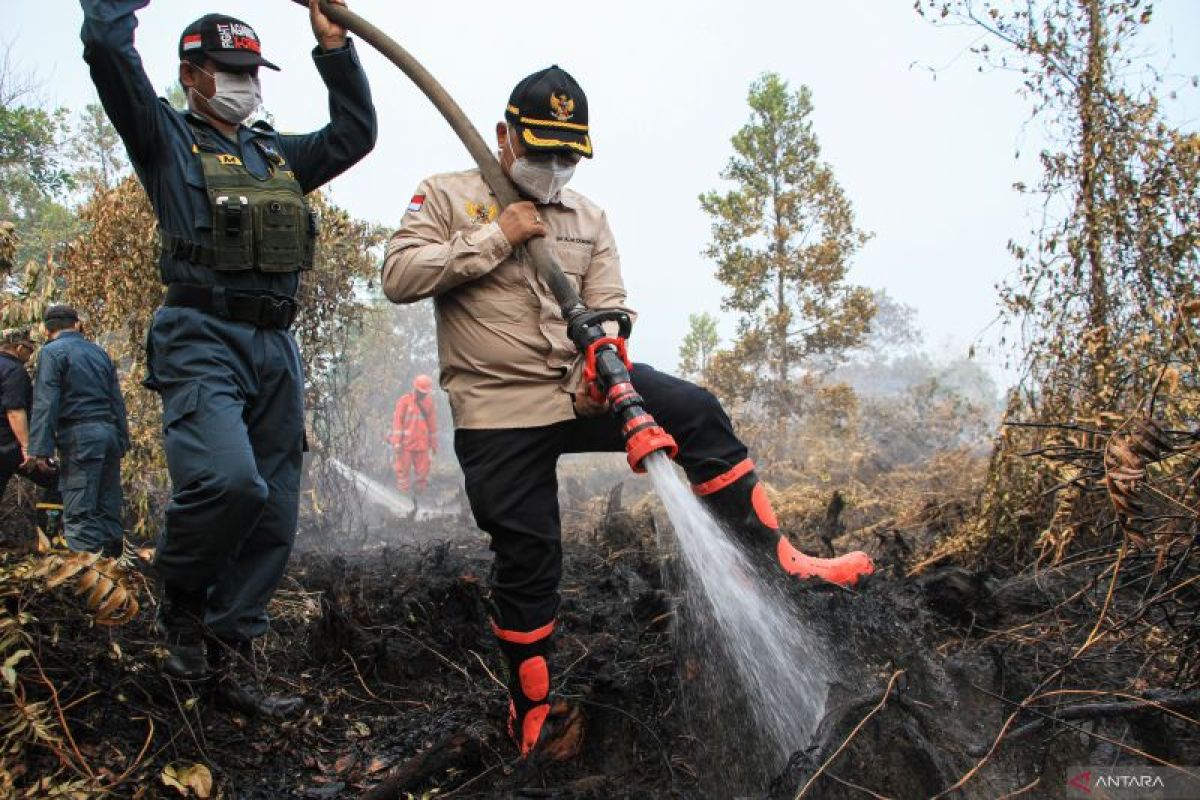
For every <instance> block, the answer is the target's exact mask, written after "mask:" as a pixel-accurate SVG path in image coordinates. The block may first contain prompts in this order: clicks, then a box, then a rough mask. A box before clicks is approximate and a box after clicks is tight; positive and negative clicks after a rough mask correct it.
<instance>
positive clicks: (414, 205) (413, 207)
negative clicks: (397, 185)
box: [408, 194, 425, 211]
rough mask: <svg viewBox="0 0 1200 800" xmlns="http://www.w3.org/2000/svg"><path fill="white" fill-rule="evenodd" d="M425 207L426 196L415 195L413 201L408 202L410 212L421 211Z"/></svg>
mask: <svg viewBox="0 0 1200 800" xmlns="http://www.w3.org/2000/svg"><path fill="white" fill-rule="evenodd" d="M424 205H425V195H423V194H414V195H413V199H412V200H410V201H409V202H408V210H409V211H420V210H421V208H422V207H423V206H424Z"/></svg>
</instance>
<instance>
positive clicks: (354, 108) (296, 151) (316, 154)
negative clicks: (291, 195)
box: [280, 0, 378, 194]
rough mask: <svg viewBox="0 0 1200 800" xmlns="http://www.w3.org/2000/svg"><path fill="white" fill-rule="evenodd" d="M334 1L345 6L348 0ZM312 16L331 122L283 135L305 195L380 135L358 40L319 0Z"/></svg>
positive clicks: (371, 145) (353, 160)
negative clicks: (349, 35) (357, 48)
mask: <svg viewBox="0 0 1200 800" xmlns="http://www.w3.org/2000/svg"><path fill="white" fill-rule="evenodd" d="M330 2H332V3H335V4H337V5H340V6H344V5H346V0H330ZM310 15H311V17H312V29H313V36H315V37H316V40H317V47H316V49H314V50H313V61H314V62H315V63H316V65H317V72H318V73H319V74H320V76H321V80H323V81H324V82H325V87H326V88H327V89H328V90H329V124H328V125H326V126H325V127H324V128H321V130H319V131H314V132H313V133H307V134H302V135H295V136H281V137H280V146H281V147H282V148H283V153H284V155H285V156H287V159H288V162H289V163H291V165H292V169H294V170H295V172H296V179H297V180H298V181H299V182H300V187H301V188H302V189H303V190H304V193H305V194H308V193H309V192H311V191H313V190H315V189H318V188H320V187H321V186H324V185H325V184H326V183H328V182H329V181H331V180H333V179H334V178H336V177H337V176H338V175H341V174H342V173H343V172H345V171H346V170H348V169H349V168H350V167H352V166H354V165H355V164H357V163H358V162H359V161H361V160H362V159H363V157H364V156H366V155H367V153H370V152H371V150H373V149H374V148H375V138H376V136H377V134H378V126H377V122H376V119H375V105H374V103H372V102H371V87H370V86H369V85H368V83H367V74H366V73H365V72H363V68H362V63H361V62H360V61H359V60H358V53H357V52H356V51H355V50H354V42H352V41H350V40H349V39H347V38H346V30H345V28H342V27H341V26H339V25H336V24H335V23H334V22H333V21H332V20H330V19H329V18H328V17H326V16H325V15H324V14H322V13H321V10H320V7H319V5H318V4H317V3H315V2H314V3H312V4H311V7H310Z"/></svg>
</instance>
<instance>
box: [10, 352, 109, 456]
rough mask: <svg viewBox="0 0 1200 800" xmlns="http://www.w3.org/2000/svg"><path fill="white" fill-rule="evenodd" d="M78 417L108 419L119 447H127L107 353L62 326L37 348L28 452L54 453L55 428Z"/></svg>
mask: <svg viewBox="0 0 1200 800" xmlns="http://www.w3.org/2000/svg"><path fill="white" fill-rule="evenodd" d="M80 422H111V423H112V424H113V426H114V427H116V429H117V436H118V440H119V442H120V444H121V450H122V452H124V451H125V450H127V449H128V448H129V426H128V422H127V421H126V419H125V401H124V400H123V399H121V386H120V384H119V383H118V382H117V370H116V368H115V367H114V366H113V363H112V359H110V358H109V357H108V353H106V352H104V349H103V348H101V347H100V346H99V345H97V344H94V343H92V342H89V341H88V340H87V339H85V338H83V335H82V334H80V333H79V332H78V331H63V332H62V333H60V334H59V335H58V336H57V337H55V339H54V341H52V342H50V343H49V344H47V345H46V346H45V347H43V348H42V352H41V353H40V354H38V368H37V381H36V382H35V384H34V387H33V414H32V418H31V420H30V423H29V455H31V456H39V457H42V458H49V457H50V456H52V455H54V445H55V441H56V440H57V437H58V433H59V431H60V430H61V429H62V428H63V427H64V426H67V425H73V424H77V423H80Z"/></svg>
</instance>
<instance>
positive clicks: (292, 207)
mask: <svg viewBox="0 0 1200 800" xmlns="http://www.w3.org/2000/svg"><path fill="white" fill-rule="evenodd" d="M255 199H256V200H257V201H258V202H257V203H255V206H254V224H255V229H256V230H255V234H256V236H255V238H256V240H257V242H258V268H259V269H260V270H262V271H263V272H296V271H297V270H299V269H301V267H302V265H303V264H304V260H305V249H306V247H305V246H306V244H307V240H308V209H307V208H305V206H304V200H303V198H301V197H299V196H297V195H295V194H291V193H269V194H268V193H262V194H259V195H258V196H257V197H256V198H255Z"/></svg>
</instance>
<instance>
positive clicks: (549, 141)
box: [504, 64, 592, 158]
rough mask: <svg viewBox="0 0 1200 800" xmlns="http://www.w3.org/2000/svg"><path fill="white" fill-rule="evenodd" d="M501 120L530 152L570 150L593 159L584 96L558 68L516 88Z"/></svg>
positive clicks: (551, 69)
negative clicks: (505, 122)
mask: <svg viewBox="0 0 1200 800" xmlns="http://www.w3.org/2000/svg"><path fill="white" fill-rule="evenodd" d="M504 118H505V119H506V120H508V122H509V123H510V124H511V125H512V126H513V128H514V129H515V130H516V131H517V134H518V135H519V136H520V137H521V143H522V144H524V145H525V147H526V148H527V149H529V150H570V151H574V152H576V153H580V154H582V155H584V156H586V157H587V158H591V157H592V138H591V136H589V135H588V107H587V95H585V94H584V93H583V89H580V88H579V84H578V83H576V82H575V79H574V78H572V77H571V75H570V73H568V72H567V71H566V70H564V69H559V66H558V65H557V64H555V65H553V66H551V67H547V68H546V69H544V70H541V71H540V72H535V73H533V74H532V75H530V76H529V77H527V78H525V79H524V80H522V81H521V82H520V83H518V84H517V86H516V88H515V89H513V91H512V95H511V96H510V97H509V98H508V108H507V109H505V111H504Z"/></svg>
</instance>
